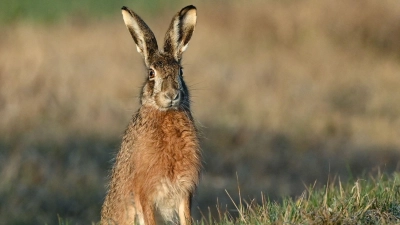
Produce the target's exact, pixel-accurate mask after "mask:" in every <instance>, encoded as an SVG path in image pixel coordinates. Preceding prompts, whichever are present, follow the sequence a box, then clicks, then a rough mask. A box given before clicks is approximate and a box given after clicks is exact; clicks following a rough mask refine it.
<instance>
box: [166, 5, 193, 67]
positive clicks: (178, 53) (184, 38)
mask: <svg viewBox="0 0 400 225" xmlns="http://www.w3.org/2000/svg"><path fill="white" fill-rule="evenodd" d="M196 18H197V15H196V7H194V6H193V5H189V6H186V7H185V8H183V9H182V10H181V11H179V12H178V13H177V14H176V15H175V16H174V18H172V21H171V25H170V26H169V28H168V31H167V33H166V34H165V43H164V52H165V53H169V54H172V55H173V56H174V58H175V59H176V60H177V61H178V62H179V61H180V60H181V57H182V53H183V52H184V51H185V50H186V48H187V46H188V44H189V41H190V38H191V37H192V34H193V31H194V26H195V25H196Z"/></svg>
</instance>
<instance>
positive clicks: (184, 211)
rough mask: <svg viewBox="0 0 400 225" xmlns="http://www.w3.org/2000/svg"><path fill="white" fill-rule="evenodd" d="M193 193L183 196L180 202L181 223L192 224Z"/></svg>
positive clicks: (184, 224)
mask: <svg viewBox="0 0 400 225" xmlns="http://www.w3.org/2000/svg"><path fill="white" fill-rule="evenodd" d="M191 199H192V195H191V194H189V195H188V196H187V197H186V198H183V199H182V201H181V202H180V204H179V221H180V225H190V224H192V219H191V218H190V202H191Z"/></svg>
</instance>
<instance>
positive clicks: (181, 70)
mask: <svg viewBox="0 0 400 225" xmlns="http://www.w3.org/2000/svg"><path fill="white" fill-rule="evenodd" d="M179 75H181V76H183V68H182V67H181V68H179Z"/></svg>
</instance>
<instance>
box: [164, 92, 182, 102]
mask: <svg viewBox="0 0 400 225" xmlns="http://www.w3.org/2000/svg"><path fill="white" fill-rule="evenodd" d="M164 95H165V98H167V99H169V100H171V101H175V100H178V99H179V91H168V92H167V93H165V94H164Z"/></svg>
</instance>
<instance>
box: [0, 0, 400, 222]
mask: <svg viewBox="0 0 400 225" xmlns="http://www.w3.org/2000/svg"><path fill="white" fill-rule="evenodd" d="M196 6H197V7H198V11H199V15H198V16H199V18H198V21H199V22H198V25H197V28H196V32H195V35H194V37H193V40H192V41H191V45H190V47H189V49H188V51H187V52H186V53H185V56H184V67H185V79H186V80H187V82H188V83H189V85H190V87H191V89H192V95H193V98H192V99H193V101H194V104H193V111H194V115H195V116H196V118H197V120H198V121H199V125H200V126H201V130H202V133H203V136H204V138H203V141H202V142H203V143H202V146H203V150H204V156H205V163H206V164H205V173H204V176H203V180H202V182H201V187H200V188H199V193H198V196H197V200H196V201H195V204H197V205H199V206H200V208H202V210H204V209H205V208H206V206H207V205H214V204H215V202H216V196H219V199H220V201H221V203H222V204H228V203H229V202H230V201H229V199H228V198H227V196H226V194H225V193H224V189H228V190H229V189H232V190H234V187H236V178H235V173H236V172H237V173H238V175H239V180H240V181H241V183H242V184H241V187H242V191H243V193H245V195H249V196H252V195H258V193H259V192H260V191H264V193H266V194H268V195H269V196H270V197H271V198H277V197H278V196H282V195H299V194H301V192H302V190H303V183H306V184H309V183H313V182H314V181H315V180H319V181H321V182H322V184H323V183H324V181H325V179H326V177H327V174H328V173H333V174H339V175H341V176H344V177H347V176H352V175H353V176H358V175H360V174H361V173H362V172H363V171H364V170H373V169H376V168H378V167H381V168H382V169H383V170H387V171H394V170H398V169H399V168H398V161H399V158H400V152H399V151H400V150H399V149H400V139H399V137H400V88H399V85H400V76H399V74H400V73H399V72H400V54H399V50H400V44H399V43H400V25H399V22H398V21H400V20H399V19H400V18H399V17H400V16H399V15H400V4H399V3H398V2H397V1H378V0H367V1H361V0H352V1H345V0H340V1H334V2H333V1H318V0H305V1H252V2H251V3H249V2H241V1H232V2H230V3H229V4H227V3H226V2H225V1H222V2H213V3H211V2H201V3H200V2H199V3H197V4H196ZM174 10H175V9H174ZM138 12H140V10H139V11H138ZM173 13H174V11H170V9H168V10H165V11H161V12H160V13H159V14H158V15H157V16H155V15H149V14H145V15H143V17H144V19H145V21H147V22H148V24H149V25H150V27H152V29H153V30H154V31H155V33H156V36H157V37H159V38H158V39H159V40H161V39H162V36H163V32H164V31H165V30H166V29H167V25H168V24H167V21H169V20H170V17H171V15H172V14H173ZM116 14H118V12H116ZM118 16H119V14H118V15H116V18H115V19H108V20H103V21H97V22H94V21H90V22H86V21H85V20H83V21H80V20H78V21H77V20H74V19H72V20H71V22H61V23H56V24H52V25H47V26H42V25H37V24H35V25H33V24H31V23H29V22H23V21H22V22H18V23H13V24H12V25H10V26H6V27H4V28H3V32H2V33H1V34H0V49H1V51H0V137H1V142H0V149H1V152H0V174H1V178H2V179H1V180H2V181H1V182H0V201H1V202H4V203H5V204H2V205H1V206H0V217H1V218H3V220H4V221H6V222H7V223H9V224H11V223H13V222H14V223H17V222H18V221H19V222H21V223H29V222H26V221H30V222H32V220H33V221H35V223H45V222H48V223H51V222H52V221H53V222H54V221H57V217H56V215H57V213H59V214H60V215H61V216H62V217H64V218H65V217H66V218H72V220H73V221H76V223H83V222H82V221H85V222H87V221H96V220H98V218H99V216H98V213H99V207H100V205H101V202H102V198H103V196H104V190H105V189H104V186H103V185H104V184H105V179H104V177H105V176H106V172H107V169H108V168H109V167H110V163H109V160H110V159H111V156H112V153H113V152H114V151H115V149H117V148H118V142H119V139H120V135H121V134H122V132H123V130H124V128H125V126H126V124H127V122H128V120H129V118H130V115H131V114H132V112H133V111H134V110H136V108H137V106H138V100H137V96H138V94H139V88H140V86H141V83H142V81H143V79H144V75H143V74H144V73H143V71H144V70H143V65H142V64H143V63H142V59H141V58H140V55H139V54H137V53H136V50H135V46H134V43H133V41H132V40H131V38H130V36H129V33H128V32H127V31H126V28H125V27H124V24H123V22H122V20H121V19H120V18H119V17H118ZM200 123H201V124H200ZM88 193H90V194H88ZM28 199H29V200H28ZM28 203H29V204H28ZM5 205H7V206H5ZM25 212H30V213H25ZM21 215H24V217H21ZM33 218H34V219H33Z"/></svg>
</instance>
